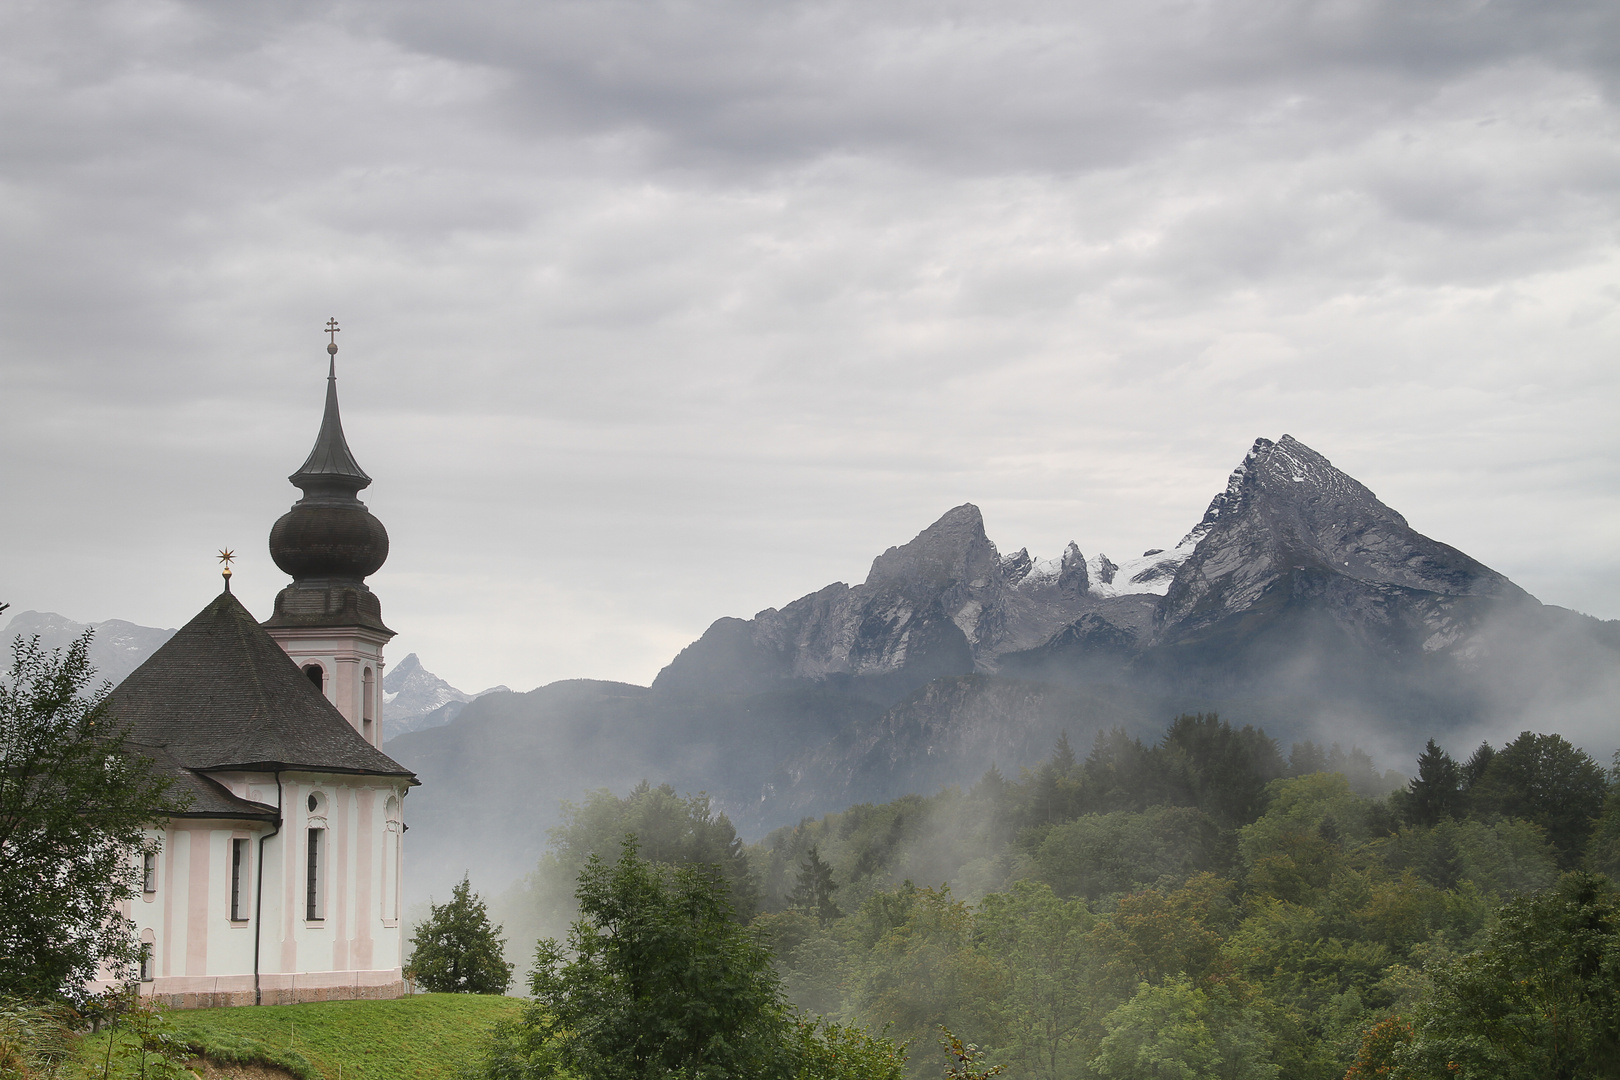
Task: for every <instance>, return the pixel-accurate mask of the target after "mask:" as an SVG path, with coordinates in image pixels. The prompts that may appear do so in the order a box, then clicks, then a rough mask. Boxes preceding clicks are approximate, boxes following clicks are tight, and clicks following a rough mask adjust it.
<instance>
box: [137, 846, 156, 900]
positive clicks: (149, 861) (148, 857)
mask: <svg viewBox="0 0 1620 1080" xmlns="http://www.w3.org/2000/svg"><path fill="white" fill-rule="evenodd" d="M141 892H143V893H147V894H149V895H150V894H151V893H155V892H157V852H155V851H148V852H144V853H143V854H142V855H141Z"/></svg>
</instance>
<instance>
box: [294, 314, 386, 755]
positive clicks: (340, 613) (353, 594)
mask: <svg viewBox="0 0 1620 1080" xmlns="http://www.w3.org/2000/svg"><path fill="white" fill-rule="evenodd" d="M326 328H327V331H328V332H329V333H330V334H331V335H332V342H331V344H329V345H327V347H326V351H327V354H328V356H329V357H330V361H329V364H330V366H329V368H328V371H327V376H326V412H325V414H324V415H323V416H322V417H321V430H320V434H319V435H317V436H316V437H315V448H314V449H313V450H311V451H310V452H309V458H308V459H307V460H305V462H304V464H303V465H302V466H300V467H299V469H298V471H297V472H295V473H293V474H292V475H291V476H289V477H288V478H287V479H288V480H290V481H292V483H293V484H294V485H295V486H297V487H299V488H301V489H302V490H303V492H304V497H303V498H302V499H299V500H298V501H297V502H296V503H294V504H293V507H292V509H291V510H289V511H287V513H285V514H283V515H282V516H281V518H280V520H278V521H277V522H276V523H275V525H274V526H273V527H272V528H271V529H270V557H271V558H272V559H274V560H275V562H276V565H277V566H279V567H281V569H282V570H283V571H285V572H286V573H287V574H289V575H291V577H292V579H293V581H292V584H291V585H288V586H287V587H286V588H285V589H282V590H281V592H280V593H279V594H277V596H276V609H275V614H273V615H272V616H271V617H270V618H269V619H268V620H267V621H266V622H265V623H264V628H265V630H267V631H269V633H270V636H271V637H272V638H274V639H275V640H276V642H277V643H278V644H279V645H280V646H281V647H282V648H283V649H284V650H286V652H287V655H288V656H290V657H292V658H293V661H294V662H295V663H297V664H298V666H299V667H300V668H301V669H303V672H304V674H305V675H306V676H307V677H308V678H309V680H310V681H311V682H312V683H314V684H315V685H316V686H317V687H319V688H320V690H321V692H322V693H324V694H325V695H326V697H327V699H328V700H330V701H331V702H332V704H334V705H336V706H337V708H338V711H339V712H341V713H342V714H343V716H344V717H345V718H346V719H347V720H348V721H349V723H350V724H352V725H353V726H354V729H355V730H356V731H358V732H359V733H360V734H361V736H362V737H364V739H365V740H366V741H367V742H368V743H370V744H371V745H373V746H381V745H382V720H381V717H382V673H383V653H382V651H383V646H384V645H386V644H387V643H388V639H389V638H391V637H393V636H394V632H393V631H392V630H390V629H388V627H387V626H385V625H383V621H382V605H381V604H380V603H379V602H378V600H377V596H376V594H375V593H373V592H372V591H371V589H370V588H368V587H367V585H366V580H365V579H366V577H367V576H368V575H370V574H375V573H376V572H377V571H378V570H379V569H380V568H381V567H382V564H383V562H384V561H385V560H387V558H388V530H387V529H384V528H383V525H382V522H380V521H378V520H377V519H376V518H375V517H373V516H372V514H371V511H369V510H367V509H366V504H365V503H363V502H361V501H360V499H359V497H358V494H359V492H360V491H361V490H363V489H364V488H366V487H368V486H369V485H370V484H371V477H369V476H367V475H366V473H365V470H364V469H362V468H360V463H359V462H357V461H355V460H354V454H353V453H352V452H351V451H350V450H349V443H348V440H346V439H345V438H344V437H343V421H342V419H341V418H340V417H339V415H338V396H337V351H338V347H337V334H338V325H337V320H336V319H333V320H330V321H329V322H328V323H327V327H326Z"/></svg>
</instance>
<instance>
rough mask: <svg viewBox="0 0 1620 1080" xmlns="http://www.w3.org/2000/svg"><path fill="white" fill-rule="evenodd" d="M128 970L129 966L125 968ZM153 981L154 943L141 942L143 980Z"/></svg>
mask: <svg viewBox="0 0 1620 1080" xmlns="http://www.w3.org/2000/svg"><path fill="white" fill-rule="evenodd" d="M124 970H125V971H128V970H129V969H128V968H125V969H124ZM151 981H152V945H151V943H150V942H144V941H143V942H141V982H151Z"/></svg>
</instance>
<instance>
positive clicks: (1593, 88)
mask: <svg viewBox="0 0 1620 1080" xmlns="http://www.w3.org/2000/svg"><path fill="white" fill-rule="evenodd" d="M1617 91H1620V4H1616V3H1614V2H1613V0H1593V2H1590V3H1560V2H1556V0H1523V2H1489V0H1483V2H1482V0H1467V2H1453V0H1425V2H1424V3H1421V4H1414V3H1411V2H1410V0H1389V2H1386V3H1379V2H1358V0H1336V2H1323V3H1303V2H1300V3H1289V2H1287V0H1230V2H1197V0H1192V2H1164V3H1155V2H1152V0H1146V2H1144V0H1113V2H1102V3H1077V2H1075V0H1067V2H1054V3H1040V2H1018V0H1013V2H1008V0H998V2H997V3H994V4H989V3H984V4H960V3H930V4H924V3H910V2H890V0H858V2H856V0H851V2H847V3H839V2H829V3H794V2H780V0H777V2H762V0H749V2H741V0H737V2H726V0H684V2H668V3H637V2H613V0H590V2H580V3H549V2H537V0H523V2H516V0H514V2H511V3H469V2H465V0H463V2H457V3H450V2H447V0H417V2H410V0H386V2H376V3H372V2H367V0H354V2H346V3H337V4H332V3H321V2H283V3H278V4H256V3H253V4H250V3H235V4H233V3H222V2H218V0H214V2H210V3H206V4H203V3H198V4H186V3H173V2H149V0H131V2H118V3H73V2H68V0H35V2H27V0H13V2H11V3H7V4H5V5H3V6H0V110H3V111H0V462H3V464H0V469H3V472H0V485H3V490H0V495H3V500H4V501H3V504H0V505H3V514H0V600H5V601H9V602H11V604H12V605H13V609H12V610H13V612H17V611H21V610H24V609H30V608H32V609H38V610H51V611H56V612H59V613H61V614H63V615H66V616H68V617H69V618H73V619H78V620H83V621H89V620H100V619H108V618H123V619H128V620H131V621H134V622H137V623H142V624H145V625H156V626H178V625H180V624H181V623H183V622H185V621H186V620H187V619H188V618H190V617H191V615H193V614H194V613H195V612H196V611H197V610H198V609H199V608H201V607H202V606H203V605H204V604H205V603H206V602H207V601H208V600H209V598H210V597H211V596H212V595H213V594H214V593H215V592H216V591H217V589H218V587H219V579H218V577H217V570H216V566H215V563H214V560H213V558H212V556H213V554H214V552H215V551H216V550H217V549H219V548H221V547H227V546H228V547H232V548H234V549H236V551H237V552H238V553H239V554H240V555H241V557H242V558H241V562H240V563H239V564H238V570H237V576H236V578H235V582H236V591H237V593H238V594H239V595H240V596H241V597H242V598H243V600H244V602H246V603H247V604H248V605H249V607H251V608H252V609H253V611H254V612H255V613H256V614H258V615H260V616H261V617H264V616H266V615H268V613H269V610H270V603H271V599H272V597H273V596H274V594H275V591H276V590H277V589H279V588H280V587H281V586H282V585H283V584H285V581H286V579H285V577H284V576H283V575H281V574H280V573H279V571H277V570H276V568H275V567H274V566H273V565H272V564H271V562H270V561H269V557H268V554H267V553H266V550H265V540H266V536H267V534H268V532H269V528H270V525H271V524H272V522H274V520H275V519H276V517H277V516H279V515H280V514H281V513H283V512H284V511H285V510H286V508H287V507H288V506H289V505H290V504H291V502H292V501H293V500H294V499H295V498H296V497H297V495H298V493H297V491H296V490H295V489H294V488H292V487H291V486H290V485H289V484H288V483H287V482H286V480H285V477H286V476H287V474H288V473H290V472H292V471H293V470H294V469H295V468H296V467H297V466H298V465H299V463H300V462H301V461H302V460H303V458H304V456H305V454H306V453H307V452H308V450H309V447H310V444H311V442H312V441H313V439H314V436H315V432H316V428H317V425H318V423H319V414H320V406H321V399H322V394H323V392H324V386H323V378H324V375H325V368H326V354H325V352H324V346H325V344H326V337H325V336H324V335H323V334H322V333H321V325H322V324H323V323H324V322H325V320H326V319H327V317H328V316H332V315H335V316H337V318H338V319H339V321H340V322H341V323H342V325H343V331H342V333H341V334H340V335H339V337H338V342H339V345H340V346H341V348H342V351H341V353H340V354H339V356H338V368H339V386H340V390H341V394H342V400H343V406H344V421H345V425H346V428H347V431H348V435H349V442H350V445H351V446H352V447H353V448H354V451H355V454H356V456H357V458H358V459H359V461H360V463H361V464H362V465H363V466H364V467H365V468H366V470H367V471H368V472H370V473H371V474H372V476H374V477H375V478H376V482H375V483H374V484H373V486H372V487H371V488H370V489H369V491H367V492H366V493H365V495H364V498H365V499H366V500H367V502H368V504H369V505H370V506H371V508H372V510H373V511H374V512H375V513H376V514H377V515H378V516H379V517H380V518H381V519H382V521H383V522H384V523H385V524H386V525H387V527H388V529H389V532H390V535H391V537H392V542H393V552H392V554H391V555H390V557H389V561H388V564H387V566H386V567H384V569H383V570H382V571H381V572H380V573H379V574H377V575H376V576H375V577H373V578H372V579H371V583H372V586H373V587H374V588H375V589H376V591H377V592H378V593H379V595H380V596H381V599H382V604H383V614H384V617H385V619H386V620H387V621H388V623H389V624H390V625H391V626H393V628H394V629H396V630H397V631H398V632H399V636H398V638H396V639H395V641H394V643H393V645H392V646H391V649H390V656H391V657H392V658H393V659H394V660H396V661H397V660H398V659H399V658H401V657H403V656H404V655H405V654H406V653H408V652H417V653H419V654H420V655H421V657H422V660H423V662H424V663H425V664H426V665H427V666H428V667H429V668H430V669H432V670H434V671H436V672H439V673H440V674H442V675H444V676H445V677H447V678H448V679H450V680H451V681H452V682H453V683H455V684H456V685H458V686H461V687H462V688H464V689H468V690H476V689H480V688H482V687H484V686H487V685H490V684H493V683H506V684H508V685H510V686H512V687H513V688H515V689H529V688H531V687H533V686H535V685H538V684H541V683H545V682H549V681H551V680H554V679H559V678H567V677H575V676H591V677H598V678H617V679H625V680H630V681H635V682H642V683H645V682H647V681H648V680H650V679H651V678H652V676H653V675H654V674H655V673H656V672H657V670H658V669H659V668H660V667H661V666H662V665H663V664H664V663H666V662H667V661H668V660H669V659H670V658H671V657H672V656H673V655H674V653H675V652H676V651H678V650H679V649H680V648H681V647H682V646H683V645H685V644H686V643H687V642H689V641H691V640H692V639H693V638H695V637H696V636H697V635H698V634H700V633H701V632H702V631H703V629H704V627H705V626H707V625H708V623H709V622H711V621H712V620H713V619H715V618H717V617H719V616H722V615H738V616H745V617H746V616H749V615H752V614H753V613H754V612H755V611H757V610H759V609H761V608H764V607H767V606H781V605H782V604H785V603H787V602H788V601H790V600H792V599H794V598H795V597H798V596H800V595H802V594H804V593H806V592H809V591H811V590H813V589H816V588H819V587H820V586H822V585H825V584H827V583H828V582H830V581H834V580H843V581H848V582H851V583H853V582H856V581H859V580H861V579H862V578H864V576H865V574H866V571H867V568H868V566H869V565H870V561H871V559H872V557H873V556H874V555H876V554H878V553H879V552H881V551H882V550H883V549H884V548H885V547H887V546H889V545H892V544H898V543H903V542H905V541H906V540H908V539H910V538H911V537H912V536H913V535H914V534H915V533H916V532H918V531H919V530H920V529H922V528H923V527H924V526H926V525H928V524H929V523H930V522H932V521H933V520H934V519H935V518H937V517H938V516H939V515H940V514H942V513H943V512H944V511H945V510H947V509H949V508H950V507H952V506H954V505H957V504H959V503H962V502H969V501H971V502H974V503H977V504H978V505H979V506H980V507H981V508H983V510H984V513H985V517H986V521H987V525H988V528H989V531H990V534H991V537H992V538H993V539H994V540H996V542H997V543H998V544H999V545H1000V546H1001V548H1002V550H1003V551H1011V550H1016V549H1017V548H1019V547H1022V546H1026V545H1027V546H1028V547H1029V548H1030V550H1031V551H1032V552H1033V553H1034V554H1036V555H1048V556H1049V555H1053V554H1056V553H1057V552H1058V551H1059V550H1060V548H1061V546H1062V545H1063V544H1064V543H1066V542H1068V541H1069V540H1071V539H1072V540H1075V541H1077V542H1078V543H1079V545H1080V547H1081V549H1082V550H1083V551H1084V552H1085V553H1086V554H1088V555H1089V554H1092V553H1093V552H1096V551H1098V550H1101V551H1104V552H1106V553H1108V554H1110V555H1113V556H1115V557H1116V558H1118V557H1119V556H1121V555H1132V554H1138V553H1140V552H1141V551H1142V550H1143V549H1145V548H1147V547H1150V546H1151V547H1162V546H1169V545H1170V544H1173V543H1174V542H1175V541H1176V540H1177V539H1178V538H1179V537H1180V536H1181V535H1182V534H1183V533H1184V532H1185V531H1186V530H1187V529H1188V528H1189V527H1190V526H1192V525H1193V524H1194V523H1195V522H1196V521H1197V519H1198V517H1199V515H1200V514H1201V513H1202V512H1203V509H1204V506H1205V504H1206V503H1207V502H1208V500H1209V499H1210V497H1211V496H1212V495H1213V494H1214V493H1215V492H1216V491H1218V490H1219V489H1220V488H1221V487H1222V486H1223V485H1224V483H1225V479H1226V475H1227V473H1228V472H1229V471H1230V470H1231V469H1232V467H1233V466H1234V465H1236V464H1237V463H1238V462H1239V461H1240V460H1241V459H1242V457H1243V454H1244V453H1245V451H1246V450H1247V449H1248V447H1249V445H1250V443H1251V442H1252V440H1253V439H1254V438H1255V437H1256V436H1262V435H1263V436H1266V437H1269V438H1277V437H1279V436H1281V435H1282V434H1283V433H1285V432H1287V433H1290V434H1292V435H1294V436H1295V437H1296V438H1299V439H1301V440H1302V441H1304V442H1305V443H1307V444H1308V445H1310V446H1312V447H1314V448H1315V449H1316V450H1318V451H1320V452H1321V453H1323V454H1325V455H1326V456H1327V457H1329V458H1330V459H1332V460H1333V462H1334V463H1335V464H1336V465H1338V466H1339V467H1341V468H1344V469H1346V470H1347V471H1349V472H1350V473H1351V474H1352V475H1354V476H1356V477H1357V478H1358V479H1360V480H1361V481H1362V482H1364V483H1366V484H1367V485H1368V486H1369V487H1371V488H1372V489H1373V490H1374V491H1375V492H1376V493H1377V494H1378V495H1379V496H1380V497H1381V498H1383V499H1384V501H1385V502H1387V503H1389V504H1390V505H1392V506H1393V507H1395V508H1396V509H1397V510H1399V511H1401V512H1402V513H1403V514H1405V515H1406V517H1407V518H1408V520H1409V521H1411V523H1412V524H1413V525H1414V526H1415V527H1416V528H1418V529H1419V530H1421V531H1423V532H1425V533H1427V534H1429V535H1431V536H1433V537H1436V538H1437V539H1440V540H1443V541H1445V542H1447V543H1450V544H1453V545H1455V546H1457V547H1459V548H1462V549H1463V550H1464V551H1467V552H1468V553H1470V554H1471V555H1473V556H1475V557H1476V558H1479V559H1481V560H1483V561H1484V562H1486V563H1487V564H1489V565H1491V566H1492V567H1494V568H1496V569H1498V570H1500V571H1502V572H1504V573H1506V574H1508V575H1509V576H1510V577H1512V578H1513V579H1514V580H1515V581H1517V582H1519V583H1520V584H1521V585H1523V586H1525V587H1526V588H1528V589H1529V590H1530V591H1531V592H1532V593H1534V594H1535V595H1537V596H1539V597H1540V598H1541V599H1542V600H1544V601H1546V602H1548V603H1556V604H1562V605H1565V606H1569V607H1573V608H1576V609H1579V610H1582V611H1586V612H1589V613H1591V614H1593V615H1598V616H1602V617H1604V618H1616V617H1620V502H1617V496H1620V422H1617V419H1616V418H1617V415H1620V408H1617V407H1620V364H1617V359H1620V243H1617V240H1620V237H1617V224H1620V109H1617V107H1616V94H1617Z"/></svg>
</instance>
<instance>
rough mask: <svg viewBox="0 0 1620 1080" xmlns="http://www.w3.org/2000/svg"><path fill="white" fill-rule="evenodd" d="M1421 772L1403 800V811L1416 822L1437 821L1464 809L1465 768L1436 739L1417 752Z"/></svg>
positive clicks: (1431, 823) (1411, 820)
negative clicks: (1421, 751)
mask: <svg viewBox="0 0 1620 1080" xmlns="http://www.w3.org/2000/svg"><path fill="white" fill-rule="evenodd" d="M1417 766H1418V774H1417V777H1416V778H1415V779H1413V780H1412V781H1411V782H1410V783H1408V784H1407V788H1406V796H1405V798H1404V799H1402V800H1401V802H1402V806H1401V809H1402V811H1403V815H1404V816H1405V818H1406V820H1407V821H1409V822H1410V823H1412V824H1413V825H1437V824H1439V822H1440V821H1441V819H1443V818H1448V817H1454V816H1456V814H1457V813H1458V811H1460V810H1461V809H1462V784H1463V768H1462V766H1460V765H1458V764H1457V763H1456V762H1455V761H1453V760H1452V757H1451V755H1450V754H1448V753H1446V752H1445V751H1444V750H1442V749H1440V744H1439V743H1437V742H1435V741H1434V740H1433V739H1430V740H1429V741H1428V744H1427V745H1425V746H1424V747H1423V753H1421V754H1419V755H1418V760H1417Z"/></svg>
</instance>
